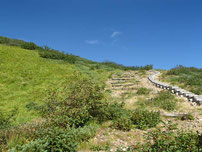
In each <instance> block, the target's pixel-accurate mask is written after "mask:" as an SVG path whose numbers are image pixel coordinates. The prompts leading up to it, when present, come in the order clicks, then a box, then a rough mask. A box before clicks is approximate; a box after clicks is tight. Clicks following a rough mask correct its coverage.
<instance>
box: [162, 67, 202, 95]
mask: <svg viewBox="0 0 202 152" xmlns="http://www.w3.org/2000/svg"><path fill="white" fill-rule="evenodd" d="M162 80H163V81H167V82H170V83H171V84H173V85H177V86H180V87H181V88H184V89H187V90H189V91H191V92H193V93H195V94H198V95H202V87H201V86H202V69H198V68H194V67H184V66H178V67H176V68H173V69H171V70H169V71H166V72H164V74H163V75H162Z"/></svg>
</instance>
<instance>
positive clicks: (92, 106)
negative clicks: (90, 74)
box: [42, 75, 105, 127]
mask: <svg viewBox="0 0 202 152" xmlns="http://www.w3.org/2000/svg"><path fill="white" fill-rule="evenodd" d="M60 88H62V89H60V90H59V89H57V90H53V91H50V92H49V97H48V99H47V101H46V102H45V106H44V108H43V109H42V112H43V116H44V117H45V118H47V119H48V120H49V121H50V122H52V123H53V124H55V125H59V126H61V127H68V126H70V127H82V126H84V125H85V124H86V123H87V122H88V121H90V120H92V119H93V118H101V117H102V116H103V115H102V113H104V112H105V110H104V108H105V102H104V101H102V100H103V99H104V95H103V87H101V86H99V85H97V84H95V83H93V82H91V81H90V80H89V79H87V78H82V76H81V75H77V76H76V77H73V78H72V80H71V81H70V82H68V86H63V87H60ZM58 90H59V91H58Z"/></svg>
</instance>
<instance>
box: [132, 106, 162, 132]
mask: <svg viewBox="0 0 202 152" xmlns="http://www.w3.org/2000/svg"><path fill="white" fill-rule="evenodd" d="M131 120H132V122H133V123H134V124H135V125H136V128H138V129H147V128H151V127H155V126H156V125H157V124H158V123H159V122H160V121H161V118H160V113H159V112H154V111H148V110H146V109H137V110H135V111H134V112H133V114H132V117H131Z"/></svg>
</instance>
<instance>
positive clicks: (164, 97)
mask: <svg viewBox="0 0 202 152" xmlns="http://www.w3.org/2000/svg"><path fill="white" fill-rule="evenodd" d="M148 104H150V105H154V106H156V107H160V108H162V109H165V110H168V111H172V110H174V109H176V108H177V101H176V99H175V96H174V95H172V94H171V93H170V92H167V91H161V92H160V93H158V94H157V96H156V97H154V99H153V100H152V101H151V102H148Z"/></svg>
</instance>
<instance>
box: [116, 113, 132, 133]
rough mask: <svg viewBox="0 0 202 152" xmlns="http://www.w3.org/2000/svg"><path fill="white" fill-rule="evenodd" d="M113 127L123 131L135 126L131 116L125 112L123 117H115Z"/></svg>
mask: <svg viewBox="0 0 202 152" xmlns="http://www.w3.org/2000/svg"><path fill="white" fill-rule="evenodd" d="M112 127H113V128H116V129H119V130H123V131H129V130H130V129H132V127H133V123H132V121H131V116H130V115H128V114H124V115H122V116H121V117H119V118H116V119H114V120H113V123H112Z"/></svg>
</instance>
